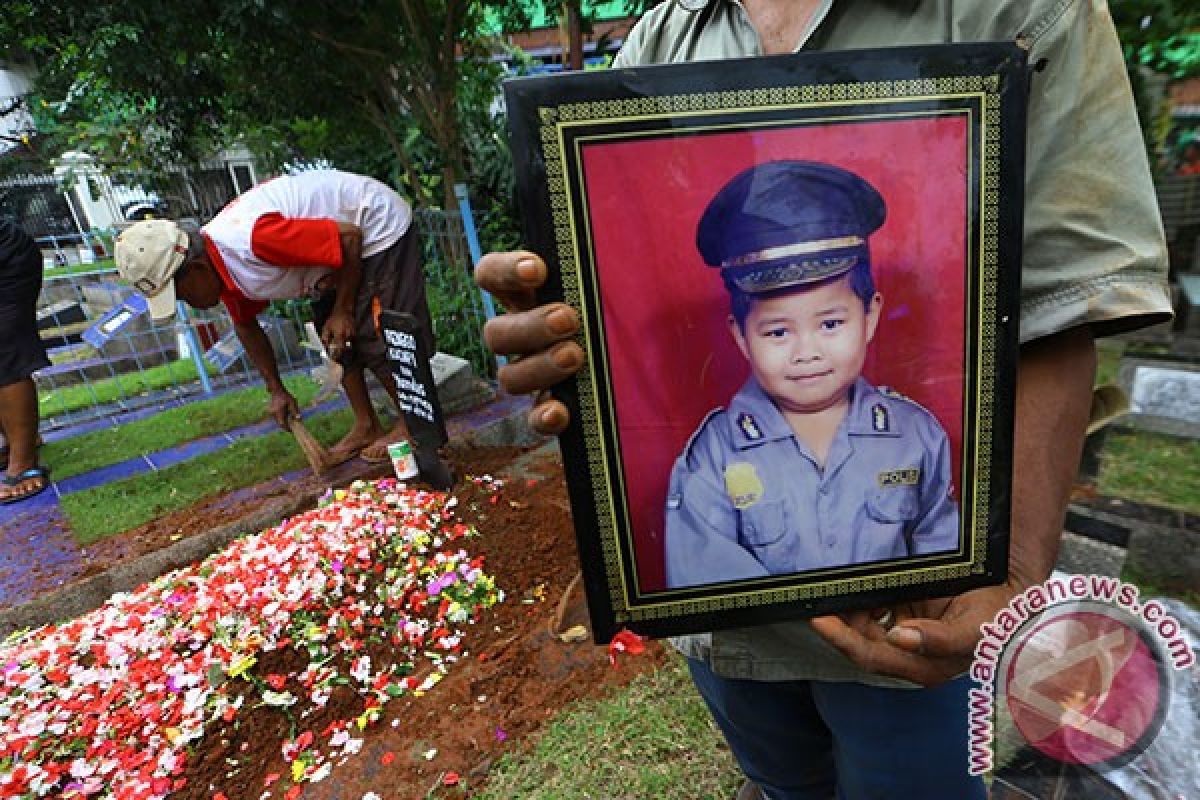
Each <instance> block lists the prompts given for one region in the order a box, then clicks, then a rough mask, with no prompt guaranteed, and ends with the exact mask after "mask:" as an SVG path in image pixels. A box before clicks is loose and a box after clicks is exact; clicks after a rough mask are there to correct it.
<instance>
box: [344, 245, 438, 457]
mask: <svg viewBox="0 0 1200 800" xmlns="http://www.w3.org/2000/svg"><path fill="white" fill-rule="evenodd" d="M359 295H360V298H359V305H358V306H357V308H356V310H355V317H356V319H358V320H361V322H360V334H361V335H360V336H359V337H358V338H356V339H355V347H356V349H357V356H358V357H359V358H361V359H362V361H363V363H365V364H366V365H367V366H368V367H369V368H370V369H371V371H372V372H373V373H375V377H376V378H378V379H379V383H380V384H381V385H382V386H383V387H384V388H385V389H386V390H387V393H388V396H389V397H391V399H392V404H393V406H394V407H395V409H396V422H395V424H393V425H392V427H391V428H390V429H389V430H388V431H387V432H386V433H384V434H383V435H382V436H380V437H378V438H377V439H376V440H375V442H373V443H372V444H371V446H370V447H368V448H367V449H366V450H364V451H363V457H364V458H366V459H367V460H373V461H383V460H386V459H387V458H388V455H387V446H388V445H389V444H391V443H393V442H400V441H412V443H413V447H414V450H417V449H419V448H418V447H417V445H418V443H417V442H415V441H413V439H412V436H411V434H410V432H409V430H408V425H407V423H406V422H405V419H404V412H403V410H402V409H401V408H400V398H399V395H398V393H397V391H396V384H395V378H394V377H393V376H392V373H391V369H390V367H389V366H388V362H387V348H386V346H385V345H384V343H383V339H382V337H381V336H380V334H379V332H378V322H379V320H378V315H379V314H380V313H382V311H383V310H385V309H386V310H391V311H400V312H404V313H408V314H412V315H413V316H414V317H416V319H417V323H418V329H417V331H416V336H417V338H418V339H419V340H420V342H421V345H422V350H423V351H424V352H426V353H428V354H429V355H430V356H432V355H433V353H434V352H435V349H436V348H435V345H434V340H433V323H432V321H431V319H430V317H429V307H428V305H427V304H426V302H425V273H424V271H423V270H422V268H421V246H420V240H419V238H418V236H417V231H416V229H415V227H410V228H409V230H408V232H407V233H405V234H404V236H403V237H401V239H400V240H399V241H397V242H396V243H395V244H394V245H392V246H391V247H389V248H388V249H387V250H384V251H383V252H381V253H378V254H376V255H374V256H372V257H371V258H369V259H367V260H365V261H364V262H363V280H362V284H361V286H360V287H359Z"/></svg>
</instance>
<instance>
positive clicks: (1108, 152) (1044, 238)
mask: <svg viewBox="0 0 1200 800" xmlns="http://www.w3.org/2000/svg"><path fill="white" fill-rule="evenodd" d="M1018 36H1019V37H1020V39H1021V41H1022V42H1023V43H1025V44H1026V45H1027V46H1028V47H1029V53H1030V56H1029V60H1030V63H1038V62H1039V61H1041V60H1042V59H1045V66H1044V68H1043V69H1042V70H1041V71H1040V72H1038V73H1036V74H1035V75H1034V76H1033V83H1032V86H1031V95H1030V101H1029V115H1028V119H1029V123H1028V134H1027V138H1026V151H1025V170H1026V172H1025V174H1026V178H1025V220H1024V240H1023V252H1022V265H1021V278H1022V283H1021V340H1022V341H1025V342H1028V341H1031V340H1034V339H1037V338H1039V337H1042V336H1046V335H1049V334H1052V333H1056V332H1058V331H1063V330H1066V329H1069V328H1072V327H1075V326H1078V325H1085V324H1086V325H1089V326H1091V328H1092V329H1093V331H1095V332H1096V334H1097V335H1105V334H1111V333H1115V332H1119V331H1124V330H1134V329H1137V328H1140V327H1144V326H1146V325H1151V324H1154V323H1157V322H1162V321H1165V320H1167V319H1169V317H1170V313H1171V303H1170V296H1169V295H1168V293H1167V286H1166V244H1165V241H1164V236H1163V230H1162V223H1161V221H1160V220H1159V216H1158V210H1157V206H1156V204H1155V196H1154V187H1153V184H1152V183H1151V180H1150V171H1149V166H1148V164H1147V161H1146V155H1145V149H1144V146H1143V144H1142V138H1141V131H1140V129H1139V128H1138V123H1137V115H1136V111H1135V109H1134V104H1133V96H1132V93H1131V92H1130V89H1129V83H1128V79H1127V77H1126V74H1125V63H1124V59H1123V57H1122V54H1121V48H1120V44H1119V42H1118V41H1117V35H1116V31H1115V30H1114V28H1113V24H1112V19H1111V17H1110V16H1109V13H1108V8H1107V5H1106V4H1105V3H1104V2H1103V0H1022V2H1017V0H920V2H917V0H854V2H848V0H843V2H839V3H833V2H826V3H824V5H823V6H822V7H821V8H820V9H819V11H818V13H817V15H816V17H815V18H814V20H813V23H812V25H811V26H810V30H809V31H808V32H807V34H806V35H805V36H804V37H803V41H801V42H800V44H799V47H798V48H797V49H808V50H845V49H852V48H862V47H889V46H896V45H918V44H938V43H944V42H964V41H997V40H1008V41H1011V40H1013V39H1016V38H1017V37H1018ZM761 54H762V47H761V44H760V42H759V38H758V34H757V33H756V32H755V30H754V28H753V26H752V25H751V24H750V20H749V18H748V17H747V16H746V13H745V10H744V9H743V8H742V6H741V4H740V3H739V2H737V0H710V2H709V3H707V4H705V6H704V7H703V9H701V10H700V11H687V10H685V9H683V8H682V7H680V6H679V5H678V3H676V2H673V1H672V0H667V2H664V3H662V4H660V5H658V6H656V7H655V8H654V9H652V10H651V11H650V12H648V13H647V14H646V15H645V16H644V17H643V18H642V19H641V20H640V21H639V22H638V23H637V25H635V26H634V28H633V30H632V31H630V33H629V36H628V37H627V38H626V40H625V43H624V46H623V47H622V49H621V52H620V53H619V54H618V55H617V59H616V62H615V63H614V66H616V67H633V66H638V65H645V64H660V63H671V62H681V61H702V60H713V59H724V58H744V57H747V56H756V55H761ZM675 643H676V645H677V646H678V647H679V648H680V649H681V650H683V651H684V652H685V653H686V654H688V655H689V656H692V657H696V658H702V659H705V660H707V661H708V663H709V664H710V665H711V667H712V668H713V671H714V672H716V673H717V674H719V675H723V676H726V677H732V678H750V679H757V680H804V679H810V680H830V681H859V682H862V683H870V684H874V685H877V686H912V685H913V684H910V683H907V682H905V681H901V680H897V679H894V678H889V677H884V676H881V675H876V674H874V673H870V672H867V671H865V670H863V669H860V668H859V667H857V666H855V665H854V664H852V663H851V662H850V661H849V660H848V659H847V658H846V657H845V656H843V655H842V654H841V653H840V652H838V651H837V650H835V649H834V648H833V647H832V646H831V645H829V644H828V643H827V642H825V640H823V639H821V638H820V637H819V636H818V635H817V634H816V633H815V632H814V631H813V630H812V628H811V627H809V626H808V625H807V624H805V623H783V624H778V625H768V626H761V627H756V628H741V629H734V630H727V631H719V632H717V633H715V634H712V635H708V634H704V635H698V636H691V637H683V638H680V639H677V640H675Z"/></svg>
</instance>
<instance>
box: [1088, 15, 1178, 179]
mask: <svg viewBox="0 0 1200 800" xmlns="http://www.w3.org/2000/svg"><path fill="white" fill-rule="evenodd" d="M1109 9H1110V10H1111V12H1112V16H1113V22H1114V23H1115V24H1116V27H1117V35H1118V36H1119V37H1120V39H1121V46H1122V48H1123V50H1124V52H1125V66H1126V69H1127V71H1128V73H1129V82H1130V84H1131V85H1132V86H1133V96H1134V100H1135V102H1136V103H1137V108H1138V116H1139V117H1140V119H1141V124H1142V136H1143V138H1144V139H1145V141H1146V150H1147V153H1148V154H1149V157H1150V163H1151V164H1153V165H1159V163H1160V162H1159V159H1158V158H1157V154H1158V149H1159V146H1160V145H1161V144H1162V142H1161V138H1162V134H1163V133H1164V131H1161V130H1159V127H1160V126H1159V125H1158V124H1157V121H1156V118H1155V113H1154V108H1153V105H1154V103H1153V100H1152V98H1151V97H1149V96H1148V94H1147V91H1146V80H1145V76H1144V75H1143V70H1151V71H1153V72H1158V73H1161V74H1164V75H1166V76H1167V77H1169V78H1172V79H1176V80H1178V79H1182V78H1188V77H1193V76H1196V75H1200V6H1197V5H1196V3H1195V2H1194V0H1113V1H1112V2H1110V3H1109Z"/></svg>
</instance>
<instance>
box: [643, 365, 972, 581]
mask: <svg viewBox="0 0 1200 800" xmlns="http://www.w3.org/2000/svg"><path fill="white" fill-rule="evenodd" d="M950 488H951V487H950V446H949V442H948V441H947V439H946V434H945V432H944V431H943V430H942V427H941V425H939V424H938V421H937V420H936V419H935V418H934V417H933V415H932V414H930V413H929V412H928V411H926V410H925V409H924V408H921V406H919V405H917V404H916V403H915V402H913V401H911V400H909V399H907V398H905V397H902V396H901V395H899V394H896V393H894V392H891V391H888V390H886V389H884V390H880V389H876V388H875V387H874V386H872V385H871V384H870V383H869V382H868V381H867V380H866V379H864V378H861V377H860V378H859V379H858V380H857V381H856V382H855V384H854V387H853V389H852V392H851V400H850V407H849V409H848V410H847V414H846V417H845V419H843V420H842V422H841V424H840V425H839V426H838V430H837V432H836V434H835V435H834V439H833V442H832V444H831V446H830V448H829V453H828V456H827V457H826V460H825V465H824V467H822V466H821V465H820V464H819V463H818V461H817V459H816V458H815V457H814V456H813V454H812V452H811V451H810V450H809V449H808V447H807V446H806V445H805V444H804V443H803V442H801V441H800V440H799V439H798V438H797V437H796V436H795V434H794V433H793V432H792V429H791V427H790V426H789V425H788V423H787V420H786V419H784V416H783V414H781V413H780V412H779V409H778V408H777V407H776V406H775V404H774V403H773V402H772V401H771V399H770V398H769V397H768V396H767V395H766V394H765V393H764V392H763V390H762V387H761V386H760V385H759V384H758V381H756V380H755V379H754V378H753V377H751V378H750V379H749V380H748V381H746V383H745V385H743V386H742V388H741V390H740V391H739V392H738V393H737V394H736V395H735V396H734V398H733V400H732V401H731V402H730V404H729V408H728V409H726V410H717V411H715V412H713V413H712V414H710V415H709V416H708V417H707V418H706V419H705V420H704V422H703V423H701V425H700V427H699V428H698V429H697V430H696V433H695V434H694V435H693V436H692V438H691V440H690V441H689V442H688V444H687V446H686V447H685V448H684V451H683V453H682V454H680V456H679V458H678V460H677V461H676V462H675V467H674V469H673V470H672V471H671V481H670V486H669V489H668V492H667V510H666V568H667V585H668V587H670V588H680V587H686V586H697V585H702V584H709V583H717V582H721V581H728V580H741V579H746V578H756V577H762V576H766V575H780V574H787V573H794V572H801V571H805V570H813V569H820V568H823V567H840V566H847V565H851V564H865V563H867V562H871V561H883V560H887V559H896V558H904V557H906V556H911V555H925V554H929V553H940V552H945V551H947V550H956V549H957V548H958V543H959V531H958V507H957V505H956V503H955V501H954V498H953V497H952V496H951V494H950Z"/></svg>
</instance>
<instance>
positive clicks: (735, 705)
mask: <svg viewBox="0 0 1200 800" xmlns="http://www.w3.org/2000/svg"><path fill="white" fill-rule="evenodd" d="M688 669H689V670H690V671H691V674H692V682H693V683H695V685H696V689H697V690H699V692H700V696H701V697H703V698H704V702H705V704H707V705H708V710H709V712H710V713H711V714H712V715H713V719H714V720H716V723H717V726H718V727H719V728H720V729H721V733H723V734H724V735H725V740H726V741H727V742H728V743H729V748H730V750H731V751H732V752H733V755H734V757H735V758H737V761H738V765H739V766H740V767H741V768H742V771H743V772H744V773H745V774H746V776H747V777H748V778H749V779H750V780H752V781H754V782H755V783H756V784H758V786H759V787H760V788H761V789H762V791H763V794H764V796H765V797H767V798H770V800H832V798H833V796H834V785H835V776H834V766H833V765H834V762H833V749H832V748H833V744H832V740H831V738H830V732H829V729H828V728H827V727H826V725H825V723H824V722H823V721H822V720H821V716H820V714H819V713H818V712H817V707H816V705H815V704H814V702H813V697H812V692H811V690H810V684H809V683H808V682H807V681H780V682H765V681H744V680H734V679H731V678H722V677H720V676H718V675H716V674H715V673H714V672H713V671H712V670H711V669H710V668H709V667H708V665H707V664H705V663H704V662H702V661H697V660H695V659H688ZM922 800H925V798H922Z"/></svg>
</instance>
